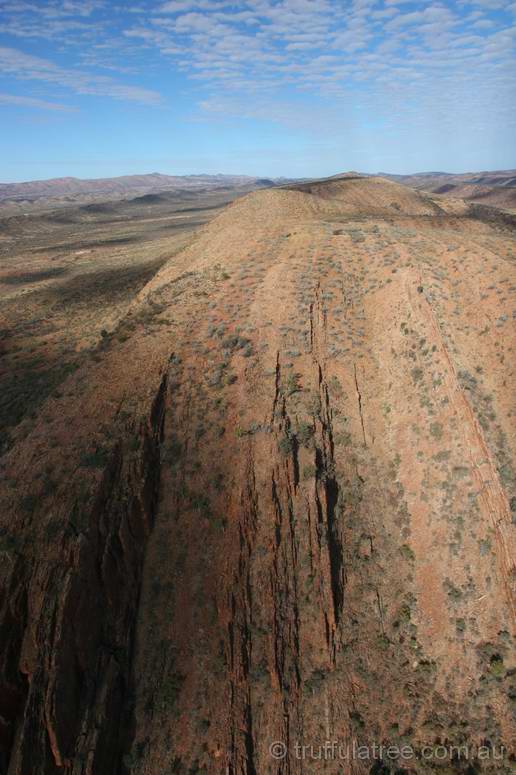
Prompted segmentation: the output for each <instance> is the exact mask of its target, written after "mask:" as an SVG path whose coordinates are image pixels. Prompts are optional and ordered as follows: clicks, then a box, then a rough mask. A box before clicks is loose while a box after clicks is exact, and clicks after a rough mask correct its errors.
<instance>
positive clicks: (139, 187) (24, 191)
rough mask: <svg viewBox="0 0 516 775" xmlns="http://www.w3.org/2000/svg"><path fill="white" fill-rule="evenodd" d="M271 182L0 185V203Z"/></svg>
mask: <svg viewBox="0 0 516 775" xmlns="http://www.w3.org/2000/svg"><path fill="white" fill-rule="evenodd" d="M274 185H275V182H274V181H272V180H264V179H263V178H255V177H251V176H248V175H161V174H160V173H158V172H153V173H151V174H149V175H123V176H122V177H116V178H92V179H86V180H83V179H81V178H72V177H66V178H51V179H50V180H34V181H27V182H23V183H1V184H0V202H6V201H11V202H20V201H27V202H34V201H37V200H39V199H43V198H44V199H47V198H58V197H67V196H70V197H76V196H78V195H95V196H98V195H105V196H113V195H115V196H120V195H122V196H123V195H126V194H134V193H137V194H141V195H143V194H148V193H152V192H156V191H166V190H175V189H179V188H181V189H192V190H196V189H199V188H205V189H206V188H208V189H217V188H238V187H241V186H250V187H254V186H256V187H257V188H263V187H265V186H274Z"/></svg>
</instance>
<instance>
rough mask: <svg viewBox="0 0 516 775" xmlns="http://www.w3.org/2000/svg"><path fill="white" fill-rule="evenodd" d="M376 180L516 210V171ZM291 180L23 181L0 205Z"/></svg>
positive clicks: (6, 187) (2, 186)
mask: <svg viewBox="0 0 516 775" xmlns="http://www.w3.org/2000/svg"><path fill="white" fill-rule="evenodd" d="M378 176H380V177H383V178H386V179H388V180H392V181H395V182H397V183H401V184H403V185H405V186H409V187H410V188H415V189H417V190H423V191H428V192H430V193H433V194H443V195H446V196H453V197H457V198H460V199H467V200H469V201H473V202H478V203H481V204H489V205H493V206H495V207H502V208H508V209H514V208H516V170H496V171H490V172H468V173H464V174H458V175H456V174H454V173H448V172H419V173H416V174H413V175H394V174H391V173H387V172H380V173H378ZM332 177H333V178H342V177H371V176H370V175H368V174H364V173H360V172H345V173H340V174H338V175H334V176H332ZM306 180H308V179H307V178H303V179H299V180H297V181H294V180H293V179H291V178H273V179H271V178H260V177H252V176H249V175H222V174H219V175H161V174H160V173H158V172H153V173H151V174H148V175H123V176H121V177H115V178H94V179H89V180H88V179H86V180H83V179H80V178H74V177H65V178H52V179H50V180H34V181H28V182H23V183H0V203H1V204H4V205H10V204H12V205H14V206H18V207H19V206H23V205H39V204H41V203H42V202H47V201H49V202H52V204H56V205H63V204H68V203H70V202H76V203H77V202H78V201H82V202H91V201H96V200H98V198H99V197H102V198H105V199H124V198H126V197H133V196H142V195H146V194H153V193H156V192H163V191H174V192H181V191H184V192H185V194H186V192H191V193H195V192H200V191H216V190H239V189H241V190H242V191H246V190H253V189H257V188H271V187H273V186H278V185H285V184H290V183H292V182H298V183H300V182H303V181H306Z"/></svg>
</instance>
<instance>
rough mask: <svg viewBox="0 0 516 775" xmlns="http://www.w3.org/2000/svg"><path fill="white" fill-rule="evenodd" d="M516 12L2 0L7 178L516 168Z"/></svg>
mask: <svg viewBox="0 0 516 775" xmlns="http://www.w3.org/2000/svg"><path fill="white" fill-rule="evenodd" d="M515 41H516V2H507V0H454V1H453V2H450V1H447V0H438V1H435V0H428V1H427V0H422V2H420V1H418V2H411V0H235V1H234V2H225V0H167V1H165V2H163V1H161V2H160V1H159V0H158V1H157V2H154V1H152V0H141V2H139V0H134V2H131V0H129V2H126V3H121V2H117V0H111V1H110V0H49V1H48V2H40V1H39V0H0V182H10V181H19V180H35V179H42V178H51V177H61V176H77V177H82V178H88V177H107V176H112V175H123V174H136V173H138V174H142V173H146V172H161V173H164V174H177V175H184V174H199V173H219V172H223V173H228V174H229V173H230V174H249V175H259V176H267V177H279V176H287V177H302V176H310V177H312V176H314V177H315V176H323V175H332V174H336V173H338V172H343V171H346V170H358V171H361V172H378V171H382V172H393V173H411V172H421V171H437V170H439V171H440V170H443V171H448V172H465V171H477V170H494V169H508V168H516V55H515Z"/></svg>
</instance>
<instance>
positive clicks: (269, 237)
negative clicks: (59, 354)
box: [0, 178, 516, 775]
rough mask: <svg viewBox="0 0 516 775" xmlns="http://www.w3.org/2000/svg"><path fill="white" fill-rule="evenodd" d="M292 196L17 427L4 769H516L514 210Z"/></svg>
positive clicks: (10, 462)
mask: <svg viewBox="0 0 516 775" xmlns="http://www.w3.org/2000/svg"><path fill="white" fill-rule="evenodd" d="M295 189H296V190H293V189H275V190H269V191H261V192H256V193H252V194H250V195H248V196H246V197H245V198H243V199H240V200H238V201H236V202H234V203H233V204H231V205H230V206H229V207H227V208H226V209H225V210H224V211H223V212H222V213H221V214H220V215H219V216H218V217H216V218H215V219H214V220H213V221H211V223H209V224H208V225H206V226H204V227H202V228H201V229H200V230H199V231H198V232H197V233H196V236H195V238H194V239H193V240H192V241H191V243H190V244H189V245H187V246H186V247H185V248H184V249H183V250H181V251H180V252H178V253H176V254H175V255H173V256H171V257H170V259H169V260H168V261H165V263H163V265H162V266H161V268H160V269H159V271H157V273H156V274H154V276H153V277H152V278H151V279H150V280H149V281H148V282H147V283H146V284H144V285H142V286H141V287H139V288H137V289H136V292H135V296H134V298H133V299H132V301H131V302H130V303H128V304H127V305H126V306H125V307H124V309H123V314H122V313H121V314H120V316H119V317H118V318H117V320H116V325H115V324H114V325H115V327H114V329H113V330H111V331H109V333H108V335H107V336H106V335H104V336H103V337H101V338H100V341H99V345H98V348H97V349H96V351H95V357H94V358H88V359H85V360H84V361H82V362H81V363H80V364H79V365H78V367H77V368H76V370H75V371H74V372H73V373H71V374H70V375H69V376H68V377H67V378H66V380H65V381H64V382H63V383H62V384H61V386H60V391H59V394H58V395H55V394H51V395H49V397H48V398H47V399H46V400H45V401H44V402H43V403H42V404H41V405H40V406H39V407H38V410H37V412H35V413H34V417H33V418H32V419H31V421H30V427H29V426H28V425H27V422H25V423H24V424H23V429H22V430H17V428H15V429H14V430H13V431H12V437H11V441H10V445H9V448H8V450H7V451H6V452H5V454H4V456H3V458H2V460H1V463H2V473H3V477H4V481H5V486H4V487H3V491H2V499H1V502H0V520H1V521H0V525H1V538H0V540H1V544H0V549H1V555H0V556H1V558H2V562H1V565H0V574H1V580H2V586H1V590H2V597H1V598H0V606H1V608H0V613H1V627H2V629H1V635H0V645H1V648H0V659H1V662H0V717H1V718H0V742H1V744H2V749H1V750H2V754H0V771H5V772H6V773H9V775H28V774H29V773H42V774H43V773H44V774H45V775H46V774H47V773H52V774H54V773H69V774H72V773H73V775H79V773H81V774H82V775H86V774H88V775H104V774H106V775H108V774H109V775H111V773H121V774H123V775H125V774H126V773H129V772H131V773H138V774H139V775H158V773H159V774H160V775H161V773H185V774H186V773H224V774H225V773H227V774H228V775H243V774H244V773H246V774H249V775H251V774H252V773H258V775H262V773H284V774H286V773H306V774H310V773H313V772H327V773H336V772H345V773H367V772H377V773H379V772H388V771H391V770H392V771H401V772H415V773H427V772H433V771H438V772H443V773H453V772H461V771H463V772H501V773H508V772H510V771H511V766H512V764H513V758H512V757H513V748H512V746H513V743H514V741H513V737H512V736H513V730H514V722H513V720H512V715H511V714H512V712H513V711H514V700H515V696H516V689H515V687H514V650H513V646H512V637H513V634H514V612H515V608H514V596H513V589H512V584H513V582H514V536H513V532H512V531H513V529H514V527H513V516H514V511H515V510H516V478H515V474H514V460H515V452H516V449H515V446H516V434H515V423H514V395H515V387H516V385H515V370H514V364H515V361H516V359H515V355H514V344H515V342H514V316H515V314H516V303H515V293H514V291H515V290H516V286H515V275H514V262H515V258H516V252H515V239H514V236H515V230H514V224H512V223H511V221H510V219H509V218H508V216H506V217H505V218H504V219H500V220H499V221H498V220H497V219H496V218H495V217H494V215H493V213H492V212H490V214H489V218H487V219H484V220H481V219H480V218H481V217H483V216H482V212H481V213H480V215H479V212H478V211H476V210H472V209H470V208H469V206H468V205H466V204H464V203H461V202H458V201H451V202H450V203H449V204H448V205H447V204H446V203H445V202H443V200H442V199H439V200H435V201H434V199H432V198H431V197H430V196H428V195H425V194H423V193H420V192H415V191H413V190H410V189H408V188H404V187H402V186H400V185H398V184H395V183H390V182H387V181H385V180H382V179H375V178H369V179H360V178H356V179H355V178H349V179H347V180H341V181H331V182H328V183H325V184H309V185H307V186H297V187H295ZM436 202H437V203H436ZM22 431H23V432H22ZM511 508H512V512H511ZM326 741H330V742H332V741H333V742H336V743H339V744H340V746H341V747H344V748H345V747H346V746H349V747H350V748H351V751H353V750H355V753H356V755H353V754H352V755H351V757H350V758H348V759H347V760H344V759H342V757H341V758H340V759H339V757H338V755H335V751H333V753H332V751H330V753H328V751H327V753H326V754H322V755H321V756H317V754H318V753H321V752H320V751H319V750H318V749H319V746H323V745H324V744H325V742H326ZM274 742H279V743H282V744H283V745H284V746H285V748H284V749H281V750H280V749H273V751H272V753H277V752H279V754H280V755H281V756H280V758H275V757H274V756H273V755H272V753H271V748H270V746H271V744H273V743H274ZM373 744H376V745H377V746H379V745H384V746H386V745H391V746H397V747H398V751H399V750H401V748H402V746H408V749H406V754H407V756H406V757H405V756H403V757H402V756H400V755H398V757H397V759H396V761H391V760H390V758H389V757H388V756H387V755H386V754H385V751H384V753H383V756H382V757H381V760H380V757H378V756H377V755H376V754H375V749H373ZM353 745H355V749H353ZM301 746H312V747H313V748H312V749H305V750H304V753H303V749H302V748H301ZM356 746H368V748H367V749H363V750H362V753H363V755H362V756H360V755H359V749H357V748H356ZM438 746H441V749H440V748H439V747H438ZM442 746H445V756H444V757H443V756H442ZM449 746H468V747H469V748H468V751H469V755H470V757H471V758H470V760H469V761H468V760H466V759H465V758H464V755H463V756H462V757H458V756H457V754H455V757H454V756H453V754H452V755H448V754H447V751H448V750H449V748H446V747H449ZM479 746H484V748H485V749H489V751H490V752H491V753H490V755H489V756H484V757H482V758H479V757H478V756H476V757H475V754H476V752H477V750H478V747H479ZM332 750H333V749H332ZM364 750H367V751H368V755H369V758H367V757H366V755H365V753H364ZM408 751H411V752H412V755H410V756H408ZM283 754H284V755H283ZM312 754H313V755H315V758H314V756H313V755H312ZM394 758H396V757H394ZM2 766H3V768H4V769H3V770H2V769H1V767H2Z"/></svg>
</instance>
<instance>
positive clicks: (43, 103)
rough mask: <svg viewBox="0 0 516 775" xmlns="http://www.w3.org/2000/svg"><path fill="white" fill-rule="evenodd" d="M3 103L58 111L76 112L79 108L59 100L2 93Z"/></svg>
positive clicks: (0, 98) (0, 94) (0, 95)
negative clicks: (50, 100) (52, 100)
mask: <svg viewBox="0 0 516 775" xmlns="http://www.w3.org/2000/svg"><path fill="white" fill-rule="evenodd" d="M0 104H1V105H15V106H16V107H19V108H36V109H37V110H55V111H58V112H64V113H70V112H76V110H77V108H74V107H71V106H70V105H62V104H61V103H59V102H48V101H47V100H40V99H37V98H36V97H22V96H19V95H16V94H2V93H0Z"/></svg>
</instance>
